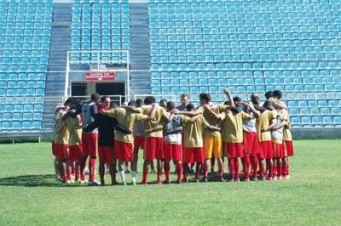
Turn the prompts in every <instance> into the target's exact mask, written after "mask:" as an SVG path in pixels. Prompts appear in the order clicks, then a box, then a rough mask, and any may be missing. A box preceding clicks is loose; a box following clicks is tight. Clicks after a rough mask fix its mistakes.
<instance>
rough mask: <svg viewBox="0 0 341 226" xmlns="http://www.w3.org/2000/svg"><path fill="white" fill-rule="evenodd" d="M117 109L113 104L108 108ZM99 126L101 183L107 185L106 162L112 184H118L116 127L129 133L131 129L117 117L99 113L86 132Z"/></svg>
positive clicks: (107, 100)
mask: <svg viewBox="0 0 341 226" xmlns="http://www.w3.org/2000/svg"><path fill="white" fill-rule="evenodd" d="M105 101H106V102H108V103H110V98H109V97H107V98H106V100H105ZM104 109H105V108H103V110H104ZM112 109H115V105H114V104H111V105H110V108H109V109H107V110H109V111H110V110H112ZM95 128H98V135H99V136H98V156H99V176H100V182H101V185H102V186H104V185H105V181H104V173H105V164H107V165H109V174H110V177H111V184H112V185H116V184H117V181H116V158H115V148H114V139H115V129H117V130H120V131H121V132H122V133H125V134H128V133H130V131H128V130H127V129H125V128H124V127H123V126H121V125H119V124H118V122H117V120H116V118H112V117H109V116H106V115H104V114H98V115H97V117H96V119H95V121H94V122H92V123H90V124H89V125H88V126H87V127H86V128H84V131H85V132H88V131H91V130H93V129H95Z"/></svg>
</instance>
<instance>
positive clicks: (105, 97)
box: [101, 96, 109, 102]
mask: <svg viewBox="0 0 341 226" xmlns="http://www.w3.org/2000/svg"><path fill="white" fill-rule="evenodd" d="M108 97H109V96H102V97H101V102H104V101H105V99H107V98H108Z"/></svg>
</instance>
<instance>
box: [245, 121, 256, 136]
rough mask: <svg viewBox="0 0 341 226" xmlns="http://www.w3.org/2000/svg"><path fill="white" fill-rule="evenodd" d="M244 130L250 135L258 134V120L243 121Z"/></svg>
mask: <svg viewBox="0 0 341 226" xmlns="http://www.w3.org/2000/svg"><path fill="white" fill-rule="evenodd" d="M243 130H244V131H246V132H249V133H256V132H257V129H256V119H255V118H252V119H249V120H245V121H243Z"/></svg>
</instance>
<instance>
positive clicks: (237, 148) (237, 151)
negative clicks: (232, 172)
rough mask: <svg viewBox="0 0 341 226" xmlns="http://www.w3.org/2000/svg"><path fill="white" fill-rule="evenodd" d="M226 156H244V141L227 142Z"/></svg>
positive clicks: (225, 144)
mask: <svg viewBox="0 0 341 226" xmlns="http://www.w3.org/2000/svg"><path fill="white" fill-rule="evenodd" d="M224 146H225V156H227V157H228V158H241V157H243V156H244V148H243V143H231V142H225V143H224Z"/></svg>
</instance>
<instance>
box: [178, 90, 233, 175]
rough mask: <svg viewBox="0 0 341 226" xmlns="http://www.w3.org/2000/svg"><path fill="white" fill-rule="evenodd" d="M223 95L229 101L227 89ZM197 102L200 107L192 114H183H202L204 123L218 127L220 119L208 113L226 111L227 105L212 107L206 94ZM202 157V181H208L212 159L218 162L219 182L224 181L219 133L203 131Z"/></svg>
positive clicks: (202, 94) (208, 95)
mask: <svg viewBox="0 0 341 226" xmlns="http://www.w3.org/2000/svg"><path fill="white" fill-rule="evenodd" d="M224 93H225V94H226V95H227V97H228V99H229V100H230V99H231V94H230V92H229V90H228V89H224ZM199 100H200V104H201V106H200V107H199V108H198V109H197V110H196V111H194V112H188V113H183V114H186V115H190V116H195V115H197V114H201V113H203V116H204V118H205V121H206V122H207V123H208V124H209V125H212V126H215V127H219V126H220V122H221V121H220V119H217V118H216V117H215V116H212V114H211V113H210V112H211V111H214V112H215V113H216V114H219V113H221V112H223V111H225V110H227V109H228V108H229V107H230V106H229V105H217V106H212V104H211V95H210V94H207V93H201V94H200V95H199ZM204 155H205V167H204V181H207V180H208V169H209V165H210V163H211V159H212V157H215V158H216V159H217V160H218V167H219V171H218V174H219V178H220V180H221V181H224V178H223V173H224V163H223V161H222V143H221V133H220V131H218V130H211V129H210V128H206V129H205V130H204Z"/></svg>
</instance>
